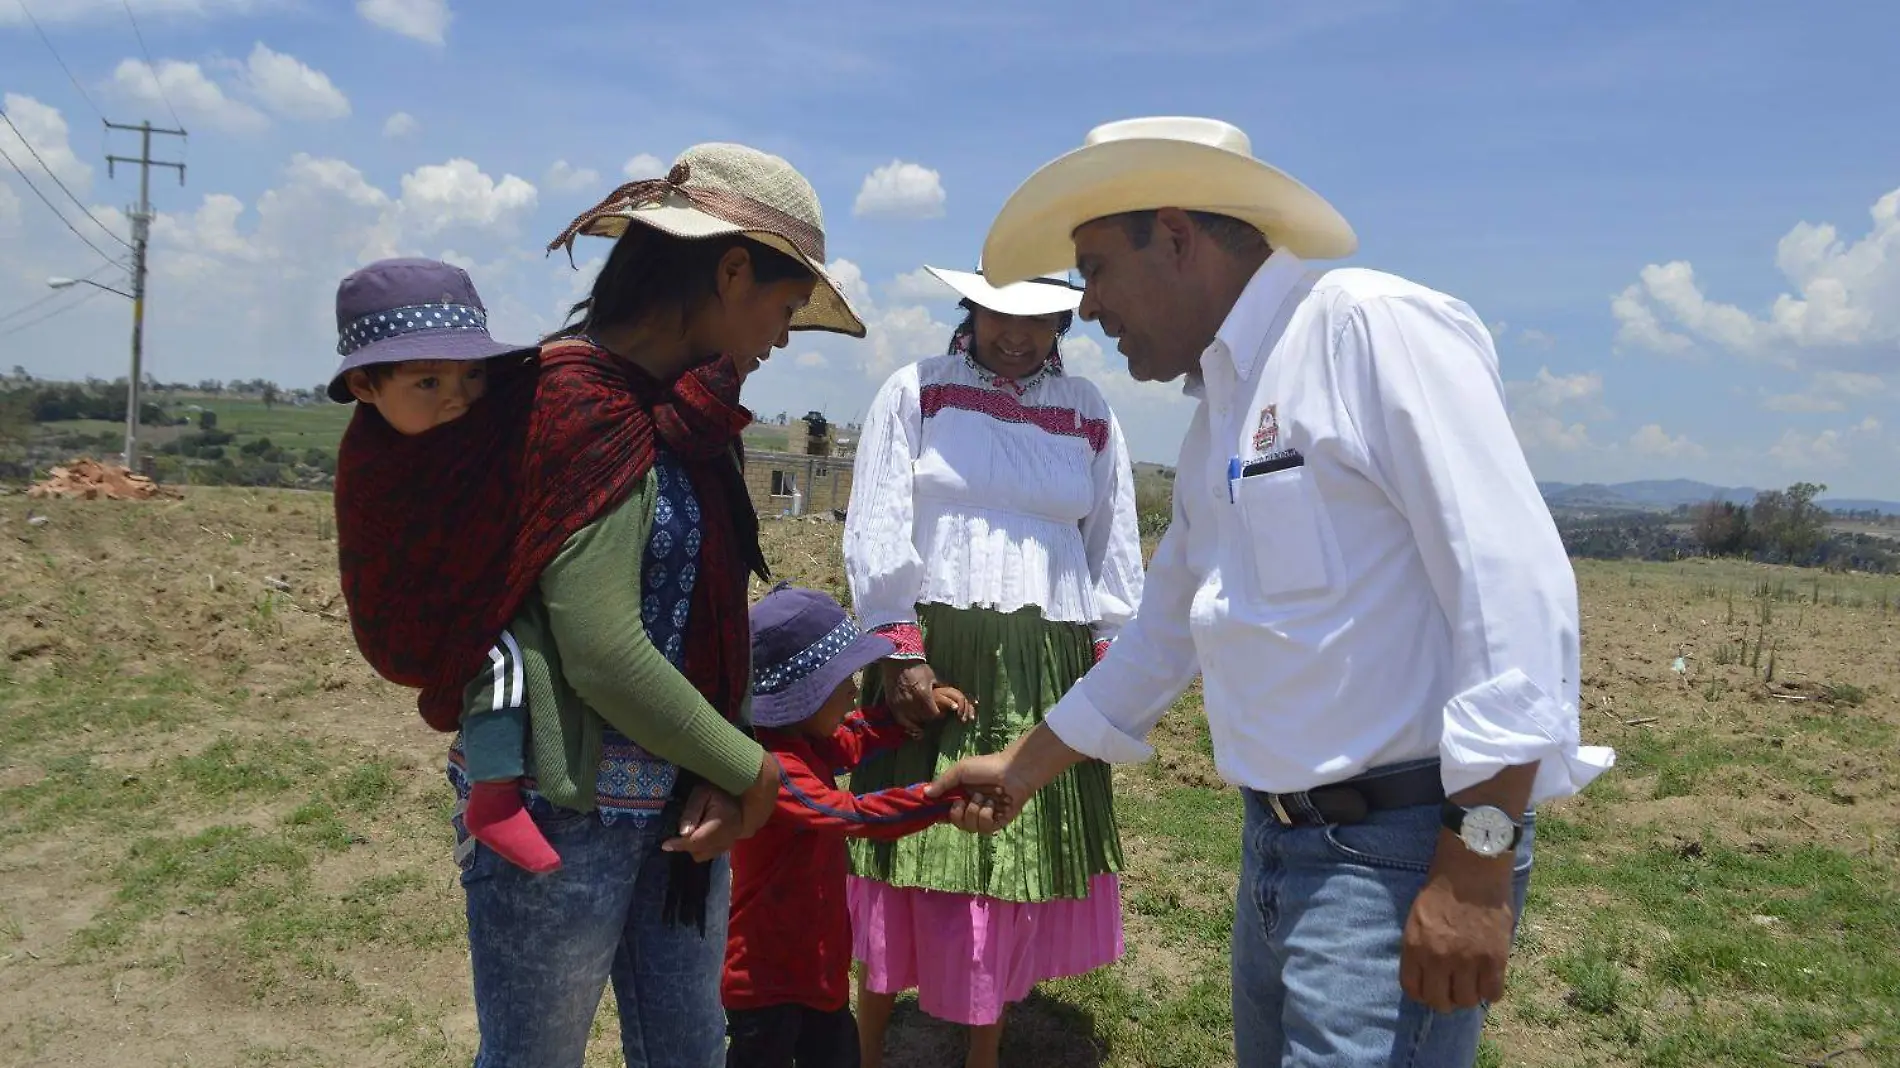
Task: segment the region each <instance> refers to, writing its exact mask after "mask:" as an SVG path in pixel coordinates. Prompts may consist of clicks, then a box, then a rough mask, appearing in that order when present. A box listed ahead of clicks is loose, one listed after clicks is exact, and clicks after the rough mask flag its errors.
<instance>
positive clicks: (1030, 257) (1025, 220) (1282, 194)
mask: <svg viewBox="0 0 1900 1068" xmlns="http://www.w3.org/2000/svg"><path fill="white" fill-rule="evenodd" d="M1159 208H1180V209H1182V210H1184V211H1205V212H1212V213H1214V214H1217V215H1226V216H1229V217H1231V218H1235V219H1239V220H1241V221H1243V222H1248V223H1252V224H1253V225H1254V226H1256V227H1258V228H1259V230H1260V232H1261V233H1264V234H1265V235H1266V236H1267V243H1268V244H1270V245H1272V246H1273V247H1274V248H1283V249H1286V250H1287V251H1288V252H1291V253H1293V254H1294V255H1296V256H1299V257H1300V258H1302V259H1314V260H1321V259H1337V258H1339V257H1342V256H1350V255H1352V253H1353V251H1354V250H1355V249H1357V248H1358V247H1359V238H1358V236H1357V235H1355V234H1354V233H1353V230H1352V227H1351V225H1349V224H1348V223H1347V222H1346V220H1345V218H1344V217H1343V216H1342V215H1340V214H1339V212H1338V211H1336V210H1334V208H1333V206H1332V205H1331V204H1328V203H1327V202H1326V200H1325V198H1324V197H1321V196H1320V195H1319V194H1318V193H1315V192H1313V191H1312V190H1311V189H1308V188H1307V187H1306V186H1304V185H1302V184H1300V182H1299V181H1298V180H1297V179H1295V178H1294V177H1293V176H1292V175H1289V174H1287V173H1286V172H1284V171H1282V170H1280V169H1279V168H1277V167H1274V166H1272V165H1271V164H1268V163H1265V162H1263V161H1261V160H1257V159H1255V158H1254V156H1253V145H1252V143H1251V142H1250V141H1249V140H1248V138H1247V135H1246V134H1245V133H1244V132H1242V131H1241V130H1240V129H1239V128H1238V127H1236V126H1234V125H1232V124H1230V123H1226V122H1221V121H1220V120H1218V119H1198V118H1145V119H1124V120H1122V121H1120V122H1111V123H1107V124H1105V125H1102V126H1097V127H1096V128H1095V129H1093V130H1090V131H1089V134H1088V138H1087V139H1086V141H1084V143H1083V146H1082V147H1081V148H1078V149H1076V150H1075V151H1073V152H1070V153H1068V154H1066V155H1064V156H1061V157H1059V158H1057V159H1056V160H1054V161H1052V162H1050V163H1047V164H1044V165H1043V166H1042V168H1041V169H1039V170H1037V171H1036V172H1035V173H1034V174H1032V175H1030V176H1029V178H1028V179H1027V180H1026V181H1024V182H1023V184H1022V185H1021V186H1019V187H1017V189H1016V191H1015V192H1014V193H1012V194H1010V197H1009V200H1007V201H1006V202H1004V204H1003V208H1002V210H1001V211H999V212H998V213H997V215H996V220H995V221H994V222H992V223H991V224H990V232H989V236H988V237H987V238H986V239H985V240H984V242H983V276H984V277H985V278H987V279H989V281H990V282H992V283H995V284H999V285H1007V284H1009V283H1011V282H1018V281H1021V280H1023V279H1025V278H1033V277H1035V276H1036V275H1040V274H1047V273H1049V272H1051V271H1059V270H1063V269H1066V268H1068V267H1071V266H1073V265H1074V263H1075V243H1074V241H1073V240H1072V235H1073V234H1074V233H1075V231H1076V228H1077V227H1079V226H1082V225H1083V224H1085V223H1089V222H1093V221H1095V220H1096V219H1102V218H1107V217H1108V216H1111V215H1120V214H1122V213H1123V212H1130V211H1153V210H1156V209H1159Z"/></svg>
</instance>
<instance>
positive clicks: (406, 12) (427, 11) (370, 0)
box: [356, 0, 454, 45]
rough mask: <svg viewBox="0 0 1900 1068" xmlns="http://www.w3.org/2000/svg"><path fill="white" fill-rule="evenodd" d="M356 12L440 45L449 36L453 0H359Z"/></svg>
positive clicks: (391, 28) (409, 35) (384, 25)
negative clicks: (450, 1) (450, 6)
mask: <svg viewBox="0 0 1900 1068" xmlns="http://www.w3.org/2000/svg"><path fill="white" fill-rule="evenodd" d="M356 13H357V14H359V15H361V16H363V19H364V20H365V21H367V22H369V23H371V24H372V25H375V26H379V27H381V28H383V29H385V30H388V31H389V32H391V33H396V34H401V35H402V36H404V37H412V38H414V39H416V40H418V41H421V42H423V43H425V44H432V45H439V44H443V43H444V42H445V41H447V39H448V32H449V21H450V20H451V19H453V18H454V15H453V14H451V13H450V11H449V0H356Z"/></svg>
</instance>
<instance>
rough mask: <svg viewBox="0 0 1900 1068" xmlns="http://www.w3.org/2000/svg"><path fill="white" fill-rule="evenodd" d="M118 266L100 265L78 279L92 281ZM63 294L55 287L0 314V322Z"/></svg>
mask: <svg viewBox="0 0 1900 1068" xmlns="http://www.w3.org/2000/svg"><path fill="white" fill-rule="evenodd" d="M118 266H120V265H119V264H116V263H115V264H112V265H111V266H108V267H100V268H98V269H96V270H94V271H93V272H92V273H91V274H88V275H84V276H82V277H80V279H79V281H81V282H90V281H93V280H94V279H96V278H98V277H99V276H100V275H102V274H104V273H106V272H107V271H110V270H112V268H113V267H118ZM93 292H98V291H97V290H93ZM65 295H66V294H65V291H64V290H58V289H55V290H53V291H52V292H51V293H48V294H46V295H45V296H43V297H41V298H40V299H38V300H35V301H30V302H28V303H26V304H22V305H20V306H19V307H17V308H15V309H13V310H12V311H10V312H7V313H6V314H5V315H0V323H4V322H6V321H7V320H8V319H17V318H19V317H20V316H22V315H25V314H26V313H27V312H30V311H32V310H33V309H34V308H37V307H39V306H40V305H42V304H45V303H47V302H48V301H54V300H58V299H59V298H60V297H63V296H65Z"/></svg>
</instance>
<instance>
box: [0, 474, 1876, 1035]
mask: <svg viewBox="0 0 1900 1068" xmlns="http://www.w3.org/2000/svg"><path fill="white" fill-rule="evenodd" d="M767 537H768V553H769V555H770V557H771V559H772V560H773V561H774V563H775V566H776V567H777V568H778V570H779V571H780V572H781V573H782V574H783V575H784V576H785V577H790V578H793V579H795V580H797V581H801V582H805V583H808V584H811V585H815V586H819V587H821V588H828V589H830V590H831V591H832V592H834V593H841V592H842V585H843V572H842V566H841V563H840V562H839V560H838V556H837V537H838V527H837V526H836V525H835V524H831V523H826V522H797V521H790V522H779V523H771V524H768V526H767ZM334 552H335V542H334V526H333V523H332V521H331V518H330V500H329V498H328V497H327V496H323V495H316V494H300V493H293V492H263V493H251V492H244V491H237V490H220V491H204V490H200V491H192V492H190V493H189V494H188V495H187V496H186V497H185V498H184V499H181V500H152V501H141V502H113V501H59V500H52V501H49V500H32V501H29V500H27V499H25V498H24V497H21V496H17V495H12V496H4V497H0V1064H7V1065H21V1066H23V1068H24V1066H28V1065H33V1066H40V1065H45V1066H52V1065H58V1066H62V1068H67V1066H72V1068H84V1066H93V1065H99V1066H104V1065H109V1064H110V1065H117V1064H122V1063H127V1062H136V1063H141V1064H152V1065H184V1064H190V1065H196V1066H240V1065H243V1066H249V1065H330V1064H362V1063H389V1064H414V1065H443V1064H457V1063H460V1064H466V1063H468V1060H469V1058H470V1056H471V1054H472V1051H473V1048H474V1035H475V1027H474V1018H473V1012H472V1009H471V1006H470V999H469V992H468V966H467V956H466V948H465V946H464V944H463V943H462V937H463V924H462V918H461V895H460V892H459V889H458V887H457V885H456V883H455V879H454V869H453V867H452V865H451V861H450V858H449V848H450V844H451V843H450V838H449V832H448V827H447V816H448V806H449V794H448V791H447V788H446V785H445V783H444V781H443V778H442V773H441V770H440V769H441V757H442V751H443V746H444V744H445V743H446V740H447V739H446V738H445V737H444V736H441V735H436V734H433V733H432V732H430V731H429V730H428V729H427V728H426V727H424V726H423V725H422V724H421V722H420V720H419V719H418V718H417V717H416V716H415V715H414V713H413V710H412V706H411V703H410V700H409V698H408V696H407V695H406V694H405V693H404V692H402V691H399V690H397V689H396V688H394V687H391V686H389V685H387V684H385V683H383V682H381V681H380V680H378V679H377V678H375V676H374V675H373V673H372V672H370V670H369V669H368V668H367V667H366V666H365V665H363V663H362V662H361V661H360V659H359V658H358V657H357V656H356V654H355V651H354V648H353V645H352V642H351V639H350V637H349V634H348V628H347V625H346V624H345V623H344V621H343V619H342V616H341V599H340V594H339V591H338V587H337V580H336V574H335V562H334ZM1579 581H1580V587H1581V590H1582V594H1583V600H1584V605H1585V611H1584V631H1585V657H1584V705H1585V707H1584V713H1583V714H1584V730H1585V733H1586V736H1587V738H1588V740H1590V741H1592V742H1599V743H1603V744H1610V745H1614V746H1616V747H1617V748H1618V750H1619V766H1618V767H1617V769H1616V770H1615V771H1613V772H1612V773H1610V774H1609V775H1607V776H1605V778H1604V779H1603V780H1600V781H1599V783H1598V784H1596V785H1594V786H1593V787H1592V788H1591V790H1590V791H1588V792H1587V793H1586V795H1585V796H1584V797H1582V798H1578V799H1575V800H1572V801H1568V802H1564V803H1560V804H1557V805H1553V806H1550V807H1549V809H1548V810H1547V811H1546V812H1544V813H1540V835H1541V839H1540V843H1541V844H1540V851H1539V860H1538V864H1539V868H1538V875H1537V876H1536V877H1535V879H1534V884H1533V900H1532V904H1531V908H1530V911H1529V914H1528V915H1527V917H1526V920H1525V923H1524V925H1523V930H1522V932H1521V937H1520V943H1519V946H1518V950H1517V954H1516V956H1515V957H1514V963H1513V987H1512V992H1511V994H1510V996H1509V997H1507V999H1506V1001H1505V1003H1503V1004H1501V1005H1500V1006H1498V1007H1497V1009H1496V1010H1495V1011H1494V1013H1493V1023H1492V1026H1491V1028H1490V1031H1489V1034H1490V1040H1489V1042H1488V1044H1487V1049H1486V1052H1485V1055H1484V1060H1483V1063H1486V1064H1514V1065H1515V1064H1523V1065H1579V1066H1581V1065H1593V1064H1601V1065H1624V1064H1629V1065H1636V1064H1645V1065H1648V1064H1655V1065H1669V1064H1763V1065H1767V1064H1786V1063H1796V1064H1800V1063H1821V1060H1820V1059H1821V1058H1824V1057H1827V1056H1829V1055H1834V1059H1832V1060H1830V1061H1827V1062H1826V1063H1829V1064H1832V1065H1836V1066H1856V1065H1872V1064H1895V1063H1900V1010H1897V1009H1896V1006H1900V963H1896V962H1897V961H1900V881H1897V879H1896V872H1900V859H1897V856H1896V844H1895V839H1894V830H1893V828H1894V826H1895V818H1896V815H1900V809H1897V807H1896V806H1897V804H1900V801H1897V798H1900V792H1897V791H1896V776H1895V772H1894V761H1895V741H1896V728H1897V727H1900V701H1897V700H1896V695H1897V694H1900V582H1896V581H1893V580H1886V581H1884V582H1883V581H1881V580H1878V579H1870V578H1864V577H1853V576H1832V575H1816V574H1811V573H1807V572H1794V571H1787V570H1778V569H1768V568H1760V567H1752V566H1744V565H1739V564H1708V563H1697V564H1683V565H1673V566H1667V567H1664V566H1644V565H1627V566H1626V565H1602V564H1591V565H1583V566H1580V567H1579ZM1678 658H1680V660H1679V659H1678ZM1160 742H1161V745H1160V749H1161V754H1160V756H1159V757H1158V758H1157V760H1155V761H1154V762H1151V763H1149V764H1146V765H1140V766H1136V767H1130V768H1123V769H1119V770H1118V779H1117V790H1118V796H1119V797H1120V801H1119V803H1118V807H1119V809H1120V812H1121V813H1122V818H1123V825H1124V836H1125V843H1126V848H1127V852H1128V855H1129V863H1130V870H1129V873H1128V875H1127V877H1126V880H1125V894H1126V913H1127V926H1128V938H1129V944H1130V954H1129V958H1128V959H1127V960H1126V961H1124V962H1123V963H1122V964H1120V965H1118V966H1116V967H1115V968H1113V969H1109V970H1106V971H1105V972H1103V973H1098V974H1097V975H1095V976H1091V977H1085V978H1084V979H1081V980H1070V981H1066V982H1064V983H1056V984H1049V985H1048V987H1046V988H1045V989H1044V991H1043V992H1042V993H1041V994H1039V995H1038V997H1037V998H1036V999H1034V1000H1032V1001H1031V1002H1029V1003H1026V1004H1025V1005H1023V1006H1020V1007H1019V1008H1018V1009H1017V1010H1016V1011H1015V1013H1014V1015H1013V1016H1012V1019H1011V1026H1010V1038H1009V1044H1008V1046H1007V1047H1006V1052H1007V1056H1008V1059H1009V1060H1010V1062H1011V1063H1017V1064H1025V1065H1029V1064H1034V1065H1038V1066H1064V1065H1094V1064H1111V1065H1123V1064H1126V1065H1137V1064H1139V1065H1150V1064H1152V1065H1202V1064H1221V1063H1226V1062H1227V1059H1228V1058H1229V1057H1230V1056H1231V1052H1230V1043H1231V1033H1230V1032H1229V1031H1228V1030H1227V1027H1228V1025H1227V1017H1226V1011H1227V1010H1226V996H1227V995H1226V986H1225V983H1226V979H1225V972H1226V959H1225V937H1226V929H1227V925H1229V924H1230V923H1231V918H1232V898H1231V894H1232V886H1233V873H1234V870H1235V868H1234V866H1235V864H1236V863H1237V860H1238V845H1237V841H1236V839H1235V837H1234V833H1233V831H1234V827H1235V825H1236V822H1237V811H1238V809H1237V805H1236V804H1235V803H1234V799H1233V796H1232V794H1231V792H1230V791H1226V790H1224V789H1222V788H1221V787H1220V784H1219V781H1218V778H1217V777H1216V776H1215V775H1214V773H1213V769H1212V762H1211V756H1210V750H1209V749H1208V743H1207V737H1206V731H1205V724H1204V720H1203V717H1202V716H1201V714H1200V711H1199V704H1198V698H1197V697H1196V696H1195V695H1194V694H1190V695H1189V696H1188V697H1187V698H1184V700H1183V702H1182V706H1181V708H1180V709H1178V710H1177V712H1176V713H1175V714H1174V715H1173V716H1171V717H1170V719H1169V720H1167V721H1166V722H1164V725H1163V727H1162V728H1161V731H1160ZM612 1036H613V1026H612V1021H611V1015H610V1013H607V1012H603V1014H602V1019H601V1021H600V1023H599V1025H598V1027H597V1039H596V1042H595V1043H594V1049H593V1052H592V1054H591V1055H590V1060H589V1063H590V1064H595V1063H597V1064H617V1063H619V1060H618V1057H617V1054H616V1051H615V1049H614V1046H615V1043H614V1041H613V1037H612ZM958 1040H959V1036H958V1034H957V1033H956V1032H955V1030H954V1029H951V1028H947V1027H943V1026H940V1025H936V1024H933V1023H931V1022H930V1021H928V1020H927V1019H926V1018H923V1017H922V1016H921V1015H920V1014H918V1013H916V1012H915V1011H914V1009H906V1010H904V1011H903V1013H902V1019H901V1020H900V1025H899V1028H898V1035H897V1038H896V1041H897V1042H898V1046H897V1048H896V1049H895V1050H894V1052H893V1056H892V1060H891V1063H892V1064H893V1065H897V1066H905V1065H949V1064H953V1063H958V1062H959V1058H958V1057H957V1042H958Z"/></svg>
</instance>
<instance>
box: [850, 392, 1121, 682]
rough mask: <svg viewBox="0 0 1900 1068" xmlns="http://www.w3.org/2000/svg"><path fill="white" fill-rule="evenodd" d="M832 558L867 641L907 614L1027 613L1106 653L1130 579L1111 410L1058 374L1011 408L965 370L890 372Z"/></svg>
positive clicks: (1006, 396)
mask: <svg viewBox="0 0 1900 1068" xmlns="http://www.w3.org/2000/svg"><path fill="white" fill-rule="evenodd" d="M844 559H845V575H846V577H847V579H848V580H849V582H850V586H851V598H852V602H853V605H854V607H855V608H856V610H857V614H858V619H859V622H860V623H861V624H862V625H863V626H864V627H865V628H866V629H873V630H875V629H880V628H888V627H893V626H899V627H901V626H907V625H912V624H914V623H915V622H916V619H917V606H918V605H919V604H944V605H949V606H951V607H953V608H989V609H994V610H996V611H999V612H1014V611H1017V610H1019V609H1022V608H1025V607H1030V606H1034V607H1035V608H1037V609H1039V610H1040V611H1041V613H1042V616H1043V618H1044V619H1047V620H1050V621H1051V622H1063V623H1081V624H1085V625H1088V626H1089V627H1090V628H1091V629H1092V632H1093V636H1094V637H1095V638H1096V639H1097V640H1111V639H1113V638H1114V637H1115V634H1116V632H1117V631H1119V630H1120V629H1121V628H1122V625H1123V624H1124V623H1126V622H1127V621H1128V620H1129V619H1130V618H1131V617H1132V616H1133V615H1134V614H1135V608H1136V606H1137V605H1138V604H1139V603H1140V601H1141V589H1142V571H1141V535H1140V532H1139V530H1138V528H1137V523H1136V517H1135V484H1134V474H1133V471H1132V469H1131V467H1130V464H1129V459H1128V446H1127V445H1126V444H1125V443H1124V441H1123V439H1122V432H1121V426H1120V424H1119V423H1117V422H1116V421H1115V415H1114V413H1113V412H1112V411H1110V410H1109V407H1108V401H1107V400H1105V399H1104V398H1103V397H1102V393H1101V391H1100V390H1098V389H1096V388H1095V384H1094V383H1092V382H1090V381H1088V380H1087V379H1085V378H1076V377H1074V376H1073V375H1068V374H1053V375H1045V376H1043V377H1041V378H1040V379H1038V380H1037V381H1036V382H1035V384H1033V385H1031V386H1029V387H1028V389H1027V391H1026V392H1024V393H1022V394H1021V395H1018V394H1017V393H1016V392H1015V391H1014V389H1013V388H1011V387H1006V386H1000V385H998V384H996V383H995V382H994V381H993V376H985V375H981V374H978V373H977V372H976V371H975V370H974V369H973V368H971V366H970V364H969V362H968V361H966V360H965V359H964V358H963V357H962V356H938V357H934V358H932V359H927V360H923V361H920V362H918V363H915V364H912V365H910V366H908V367H903V368H899V369H898V370H897V372H896V373H894V374H893V375H891V377H890V378H889V379H888V380H887V381H886V382H885V383H884V386H883V388H882V389H880V390H878V394H877V398H876V399H875V400H873V401H872V402H871V409H870V412H869V413H868V414H867V415H866V417H865V422H864V432H863V434H862V435H861V437H860V439H859V442H858V456H857V461H856V466H855V467H854V469H853V474H852V484H851V503H850V508H849V510H848V511H847V512H846V513H845V528H844ZM900 647H901V643H900Z"/></svg>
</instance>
